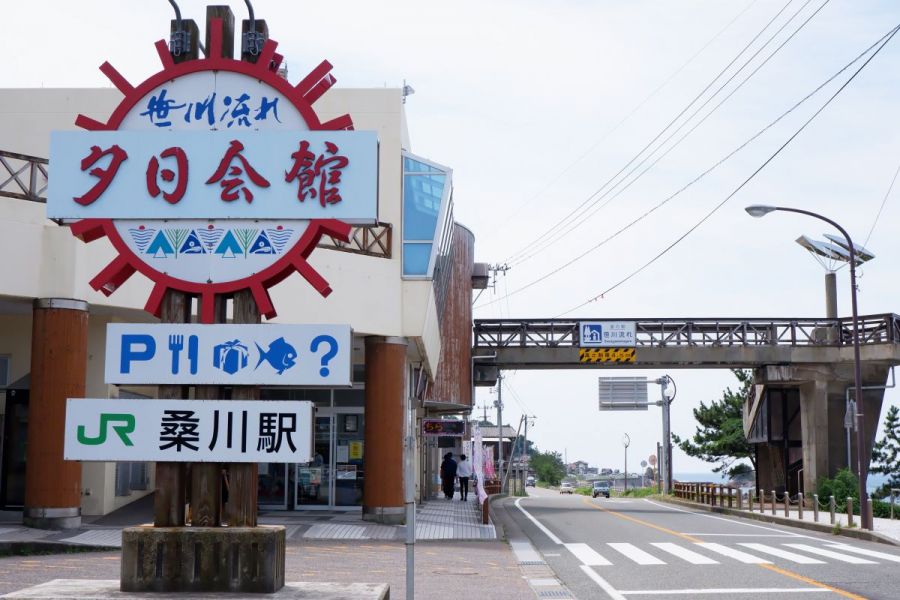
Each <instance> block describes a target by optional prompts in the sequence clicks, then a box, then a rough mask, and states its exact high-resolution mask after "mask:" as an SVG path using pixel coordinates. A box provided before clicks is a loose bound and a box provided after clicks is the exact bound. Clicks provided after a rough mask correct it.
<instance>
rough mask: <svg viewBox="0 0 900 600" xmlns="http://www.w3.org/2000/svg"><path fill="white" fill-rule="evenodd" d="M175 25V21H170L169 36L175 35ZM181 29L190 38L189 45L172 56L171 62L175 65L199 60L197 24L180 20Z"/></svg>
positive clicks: (192, 21)
mask: <svg viewBox="0 0 900 600" xmlns="http://www.w3.org/2000/svg"><path fill="white" fill-rule="evenodd" d="M177 24H178V21H176V20H175V19H172V20H171V21H170V25H169V33H170V35H171V34H174V33H175V31H176V27H177ZM181 28H182V30H183V31H187V32H188V35H190V36H191V43H190V45H188V47H187V48H185V49H184V50H183V51H182V53H181V54H179V55H178V56H175V55H174V54H173V55H172V60H173V61H174V62H175V63H176V64H177V63H183V62H186V61H189V60H197V59H198V58H200V29H199V28H198V27H197V22H196V21H195V20H193V19H182V20H181ZM207 43H209V42H207Z"/></svg>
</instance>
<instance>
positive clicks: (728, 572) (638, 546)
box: [507, 488, 900, 600]
mask: <svg viewBox="0 0 900 600" xmlns="http://www.w3.org/2000/svg"><path fill="white" fill-rule="evenodd" d="M533 489H534V488H530V489H529V493H530V494H531V496H530V497H528V498H519V499H517V500H516V502H515V504H514V505H513V504H509V505H508V508H507V510H508V512H509V514H510V516H511V517H512V518H513V519H514V520H515V521H516V524H517V525H518V527H519V528H520V529H521V530H522V532H523V533H524V534H525V536H527V538H528V539H529V540H530V542H531V545H532V546H533V549H534V550H536V551H537V553H538V555H540V558H542V559H543V560H544V561H546V563H547V564H548V565H549V566H550V567H551V568H552V569H553V571H554V572H555V573H556V575H557V577H558V578H559V579H560V580H561V581H562V583H563V584H565V585H566V587H568V589H569V590H570V591H571V593H572V594H574V595H575V597H577V598H580V599H582V600H584V599H587V598H612V599H614V600H633V599H637V600H640V599H642V598H648V599H652V600H665V599H671V600H685V599H688V598H706V597H709V598H734V599H738V600H739V599H741V598H753V599H754V600H761V599H770V598H771V599H777V600H786V599H788V598H817V597H821V598H823V599H827V598H870V599H873V600H874V599H884V600H888V599H892V600H893V599H897V600H900V547H896V546H889V545H886V544H879V543H874V542H865V541H861V540H855V539H852V538H847V537H840V536H833V535H827V534H818V533H814V532H808V531H806V530H802V529H795V528H791V527H781V526H777V525H769V524H764V523H757V522H754V521H750V520H746V519H737V518H729V517H724V516H719V515H712V514H710V513H706V512H694V511H691V510H686V509H683V508H681V507H676V506H673V505H669V504H666V503H662V502H655V501H651V500H645V499H627V498H621V499H619V498H613V499H609V500H608V499H605V498H598V499H596V500H592V499H591V498H590V497H586V496H579V495H561V494H559V493H557V492H555V491H548V490H541V489H538V490H536V491H532V490H533ZM515 547H516V546H515V545H514V548H515Z"/></svg>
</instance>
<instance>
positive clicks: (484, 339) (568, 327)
mask: <svg viewBox="0 0 900 600" xmlns="http://www.w3.org/2000/svg"><path fill="white" fill-rule="evenodd" d="M615 320H617V321H633V322H634V323H635V332H636V345H637V346H638V347H641V346H643V347H652V346H656V347H667V346H710V347H718V346H772V345H776V346H846V345H850V344H852V343H853V320H852V319H851V318H850V317H846V318H841V319H615ZM585 321H586V319H585ZM579 322H581V321H576V320H571V319H521V320H516V319H478V320H476V321H475V326H474V334H475V335H474V337H475V340H474V341H475V348H481V349H490V348H508V347H518V348H556V347H571V346H576V347H577V346H579V343H580V335H579V328H578V325H579ZM859 330H860V343H861V344H866V345H869V344H890V343H894V342H898V341H900V316H898V315H895V314H881V315H866V316H861V317H859Z"/></svg>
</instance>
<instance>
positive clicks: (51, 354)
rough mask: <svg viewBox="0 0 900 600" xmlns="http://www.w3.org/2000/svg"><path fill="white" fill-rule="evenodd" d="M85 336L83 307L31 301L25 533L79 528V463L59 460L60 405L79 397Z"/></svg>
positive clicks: (63, 406) (63, 407)
mask: <svg viewBox="0 0 900 600" xmlns="http://www.w3.org/2000/svg"><path fill="white" fill-rule="evenodd" d="M87 332H88V304H87V302H84V301H82V300H69V299H60V298H40V299H37V300H35V301H34V310H33V319H32V330H31V395H30V398H29V403H28V449H27V453H26V459H27V468H26V471H25V509H24V512H23V519H22V520H23V523H24V524H25V525H26V526H28V527H39V528H42V529H66V528H71V527H79V526H80V525H81V463H78V462H69V461H65V460H63V436H64V428H65V419H66V399H67V398H80V397H83V396H84V390H85V373H86V370H87Z"/></svg>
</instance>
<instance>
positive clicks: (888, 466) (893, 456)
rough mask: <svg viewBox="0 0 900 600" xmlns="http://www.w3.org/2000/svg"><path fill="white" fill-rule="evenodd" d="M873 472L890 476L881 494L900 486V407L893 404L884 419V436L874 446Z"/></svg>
mask: <svg viewBox="0 0 900 600" xmlns="http://www.w3.org/2000/svg"><path fill="white" fill-rule="evenodd" d="M871 471H872V472H873V473H880V474H882V475H887V476H888V482H887V483H886V484H885V485H884V486H883V487H882V488H881V489H880V490H879V494H878V495H880V496H886V495H888V494H889V493H890V488H900V409H898V408H897V407H896V406H892V407H891V408H890V410H888V413H887V417H885V420H884V437H883V438H881V440H880V441H878V442H876V443H875V447H874V448H872V467H871Z"/></svg>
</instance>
